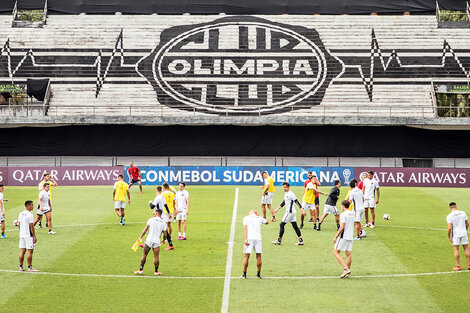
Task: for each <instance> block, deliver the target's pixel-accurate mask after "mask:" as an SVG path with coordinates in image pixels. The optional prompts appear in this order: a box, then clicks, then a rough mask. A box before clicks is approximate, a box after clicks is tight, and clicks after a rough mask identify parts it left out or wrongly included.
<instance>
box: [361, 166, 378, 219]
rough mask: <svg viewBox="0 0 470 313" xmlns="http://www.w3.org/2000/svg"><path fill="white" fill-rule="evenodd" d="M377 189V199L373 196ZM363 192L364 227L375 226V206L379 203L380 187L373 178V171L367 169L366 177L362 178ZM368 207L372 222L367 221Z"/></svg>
mask: <svg viewBox="0 0 470 313" xmlns="http://www.w3.org/2000/svg"><path fill="white" fill-rule="evenodd" d="M376 190H377V199H376V198H375V191H376ZM362 192H363V193H364V208H365V213H366V227H370V228H374V227H375V206H376V204H378V203H379V197H380V189H379V182H378V181H377V179H375V178H374V172H372V171H369V172H368V173H367V178H365V179H364V187H362ZM369 208H370V213H371V214H372V223H370V222H369Z"/></svg>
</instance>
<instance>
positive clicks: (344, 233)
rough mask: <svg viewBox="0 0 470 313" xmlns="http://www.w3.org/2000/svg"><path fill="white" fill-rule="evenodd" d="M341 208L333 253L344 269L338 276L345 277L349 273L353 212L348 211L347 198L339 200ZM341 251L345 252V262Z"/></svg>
mask: <svg viewBox="0 0 470 313" xmlns="http://www.w3.org/2000/svg"><path fill="white" fill-rule="evenodd" d="M341 210H342V211H343V213H341V216H340V221H341V226H340V227H339V229H338V232H337V233H336V235H335V237H334V238H333V243H334V244H335V249H334V251H333V254H334V255H335V257H336V259H337V260H338V262H339V264H341V266H342V267H343V270H344V271H343V274H341V276H340V278H347V277H349V275H350V274H351V262H352V259H351V250H352V246H353V237H354V213H353V212H351V211H349V201H348V200H343V202H341ZM341 251H344V253H345V254H346V262H344V260H343V257H342V256H341V254H340V252H341Z"/></svg>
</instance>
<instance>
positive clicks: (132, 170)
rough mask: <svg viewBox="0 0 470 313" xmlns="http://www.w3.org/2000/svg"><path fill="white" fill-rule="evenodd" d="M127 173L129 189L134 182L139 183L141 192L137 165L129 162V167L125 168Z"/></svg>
mask: <svg viewBox="0 0 470 313" xmlns="http://www.w3.org/2000/svg"><path fill="white" fill-rule="evenodd" d="M127 172H128V174H129V189H131V187H132V185H134V184H135V183H139V189H140V193H142V179H141V177H140V170H139V168H138V167H137V166H134V163H132V162H131V163H129V169H128V170H127Z"/></svg>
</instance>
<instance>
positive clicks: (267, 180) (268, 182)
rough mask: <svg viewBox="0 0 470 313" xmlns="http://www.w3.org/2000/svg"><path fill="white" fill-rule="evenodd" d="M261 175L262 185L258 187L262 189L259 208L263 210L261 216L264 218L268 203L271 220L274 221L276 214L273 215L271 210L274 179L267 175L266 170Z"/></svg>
mask: <svg viewBox="0 0 470 313" xmlns="http://www.w3.org/2000/svg"><path fill="white" fill-rule="evenodd" d="M261 175H263V178H264V186H261V187H260V188H261V189H263V196H262V198H261V209H262V210H263V218H266V204H267V205H268V208H269V211H271V215H272V217H273V218H272V219H271V222H275V221H276V216H274V210H273V206H272V203H273V196H274V190H275V189H274V179H273V178H272V177H271V176H269V175H268V172H266V171H264V172H263V173H262V174H261Z"/></svg>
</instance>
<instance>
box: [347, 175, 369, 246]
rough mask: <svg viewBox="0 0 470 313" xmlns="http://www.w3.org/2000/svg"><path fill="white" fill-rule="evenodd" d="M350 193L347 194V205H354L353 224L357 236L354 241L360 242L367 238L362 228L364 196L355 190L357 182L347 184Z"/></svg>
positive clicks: (358, 190)
mask: <svg viewBox="0 0 470 313" xmlns="http://www.w3.org/2000/svg"><path fill="white" fill-rule="evenodd" d="M349 187H351V191H350V192H349V203H352V204H353V205H354V209H353V211H354V223H355V224H356V232H357V236H356V238H354V240H361V238H364V237H366V236H367V234H366V231H365V230H364V228H363V227H362V224H361V222H362V220H363V219H364V194H363V193H362V190H360V189H359V188H357V180H356V179H353V180H351V182H350V183H349Z"/></svg>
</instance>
